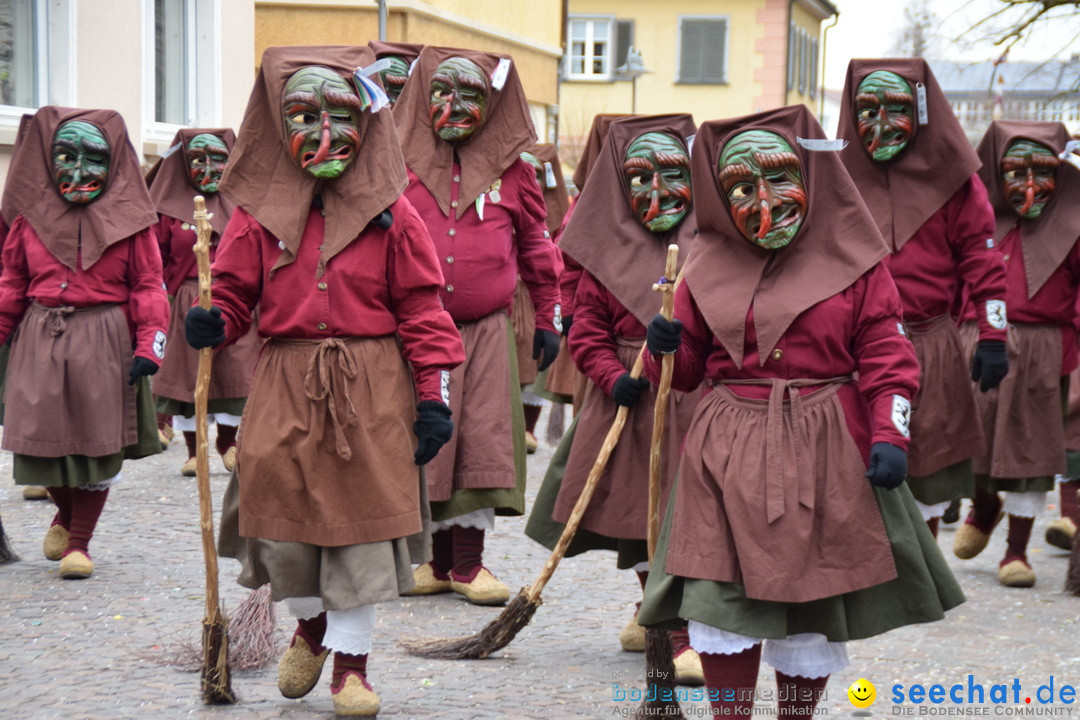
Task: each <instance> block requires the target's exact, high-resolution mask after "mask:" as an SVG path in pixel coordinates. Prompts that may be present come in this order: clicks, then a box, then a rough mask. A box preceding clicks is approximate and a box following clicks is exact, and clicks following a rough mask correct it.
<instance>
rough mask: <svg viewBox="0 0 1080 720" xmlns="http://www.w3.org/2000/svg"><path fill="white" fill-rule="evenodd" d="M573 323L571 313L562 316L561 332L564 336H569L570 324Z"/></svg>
mask: <svg viewBox="0 0 1080 720" xmlns="http://www.w3.org/2000/svg"><path fill="white" fill-rule="evenodd" d="M573 324H574V316H573V315H563V316H562V334H563V335H565V336H566V337H570V326H571V325H573Z"/></svg>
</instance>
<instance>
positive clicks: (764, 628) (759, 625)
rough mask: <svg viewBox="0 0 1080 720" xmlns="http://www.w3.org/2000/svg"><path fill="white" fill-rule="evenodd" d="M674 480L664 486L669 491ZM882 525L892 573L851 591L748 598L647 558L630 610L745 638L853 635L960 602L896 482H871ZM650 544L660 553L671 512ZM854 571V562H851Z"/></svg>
mask: <svg viewBox="0 0 1080 720" xmlns="http://www.w3.org/2000/svg"><path fill="white" fill-rule="evenodd" d="M677 488H678V482H677V481H676V485H675V487H673V488H672V492H673V493H674V492H676V491H677ZM874 495H875V496H876V498H877V502H878V507H879V508H880V510H881V516H882V519H883V520H884V522H885V531H886V534H887V535H888V537H889V542H890V544H891V546H892V552H893V559H894V560H895V562H896V570H897V577H896V578H895V579H893V580H890V581H888V582H885V583H882V584H880V585H875V586H873V587H869V588H865V589H863V590H857V591H855V592H850V593H845V594H843V595H835V596H833V597H827V598H822V599H820V600H814V601H812V602H806V603H783V602H771V601H764V600H752V599H750V598H747V597H746V594H745V592H744V590H743V586H742V585H738V584H735V583H724V582H714V581H712V580H698V579H693V578H684V577H679V576H674V575H668V574H667V573H666V572H664V570H663V567H662V563H661V562H660V561H659V560H658V561H657V562H655V563H654V567H653V570H652V572H650V573H649V581H648V583H647V584H646V586H645V598H644V601H643V602H642V604H641V611H640V612H639V614H638V622H639V623H641V624H642V625H650V626H660V627H664V628H666V629H674V628H675V627H676V626H677V625H678V623H679V621H680V620H679V619H680V618H682V619H685V620H697V621H698V622H702V623H705V624H707V625H712V626H713V627H718V628H721V629H723V630H728V631H729V632H735V633H739V634H741V635H746V636H748V637H753V638H785V637H788V636H789V635H796V634H798V633H821V634H822V635H825V636H826V637H827V638H828V639H829V640H830V641H832V642H843V641H847V640H858V639H861V638H867V637H872V636H874V635H879V634H881V633H883V632H887V631H889V630H892V629H895V628H898V627H903V626H904V625H913V624H915V623H924V622H932V621H934V620H941V619H942V618H944V617H945V611H946V610H950V609H951V608H954V607H956V606H957V605H959V604H960V603H962V602H964V593H963V591H961V589H960V585H959V584H958V583H957V582H956V578H954V577H953V574H952V572H951V571H950V570H949V567H948V565H946V564H945V558H944V557H942V555H941V550H940V549H939V548H938V545H937V542H936V541H935V540H934V537H933V536H932V535H931V534H930V531H929V530H928V529H927V527H926V522H925V521H924V520H923V519H922V515H921V514H920V513H919V508H918V506H917V505H916V504H915V498H913V497H912V495H911V491H910V490H908V489H907V487H905V486H904V485H901V486H900V487H899V488H897V489H895V490H883V489H881V488H874ZM674 506H675V503H674V502H669V503H668V506H667V507H668V511H667V517H666V518H665V521H664V527H663V530H662V531H661V533H660V540H659V543H658V544H657V548H656V557H657V558H658V559H659V558H663V557H665V555H666V554H667V548H668V536H669V530H670V522H671V510H672V508H674ZM852 572H858V568H852Z"/></svg>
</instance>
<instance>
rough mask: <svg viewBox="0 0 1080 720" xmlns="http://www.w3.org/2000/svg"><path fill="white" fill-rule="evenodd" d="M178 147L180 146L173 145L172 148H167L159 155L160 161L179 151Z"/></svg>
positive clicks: (177, 144)
mask: <svg viewBox="0 0 1080 720" xmlns="http://www.w3.org/2000/svg"><path fill="white" fill-rule="evenodd" d="M180 145H181V143H176V144H175V145H173V146H172V147H171V148H169V149H168V150H166V151H165V152H163V153H161V159H162V160H164V159H165V158H167V157H169V156H170V155H172V154H173V153H174V152H176V151H177V150H179V149H180Z"/></svg>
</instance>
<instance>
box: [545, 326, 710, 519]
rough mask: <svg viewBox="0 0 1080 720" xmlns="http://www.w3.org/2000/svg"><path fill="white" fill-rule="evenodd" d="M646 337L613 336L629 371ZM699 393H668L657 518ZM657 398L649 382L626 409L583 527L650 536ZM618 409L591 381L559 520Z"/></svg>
mask: <svg viewBox="0 0 1080 720" xmlns="http://www.w3.org/2000/svg"><path fill="white" fill-rule="evenodd" d="M644 342H645V339H644V338H637V339H627V338H617V339H616V343H617V344H618V350H617V352H618V356H619V362H621V363H622V365H623V367H624V368H626V369H627V370H629V369H630V368H631V367H632V366H633V364H634V360H635V359H636V358H637V355H638V351H639V350H640V349H641V345H642V343H644ZM700 397H701V393H700V392H693V393H681V392H672V393H671V396H670V399H669V401H668V412H667V423H666V425H665V428H664V430H665V432H664V438H663V442H662V444H661V457H662V458H663V464H662V466H661V469H660V482H661V491H660V498H661V502H662V507H661V508H660V514H661V517H663V513H664V507H666V504H667V503H666V501H667V497H668V495H669V491H670V490H671V481H672V480H673V479H674V478H675V471H676V470H677V469H678V464H679V448H680V447H681V446H682V439H683V436H684V435H685V434H686V430H687V428H689V427H690V419H691V417H693V414H694V405H695V404H696V402H697V400H698V399H699V398H700ZM655 403H656V388H654V387H653V386H651V385H650V386H649V387H648V388H647V389H646V390H644V391H643V392H642V393H641V396H640V398H639V399H638V402H637V404H636V405H634V407H632V408H631V409H630V413H629V416H628V419H627V423H626V426H625V427H624V428H623V431H622V435H620V436H619V443H618V445H616V446H615V449H614V450H613V451H612V453H611V457H610V458H609V460H608V464H607V467H606V469H605V470H604V473H603V474H602V475H601V476H600V480H599V482H598V484H597V486H596V491H595V494H594V495H593V498H592V501H591V502H590V503H589V506H588V509H587V510H586V511H585V515H584V516H583V517H582V519H581V527H582V528H583V529H585V530H589V531H590V532H594V533H599V534H601V535H604V536H607V537H610V538H619V539H627V540H644V539H645V538H646V537H647V536H648V517H647V516H648V506H649V453H650V450H651V446H652V426H653V412H654V410H653V409H654V407H655ZM617 409H618V406H617V405H616V404H615V401H614V400H613V399H612V398H611V396H610V395H608V394H607V393H605V392H604V391H603V390H601V389H600V387H599V386H597V385H596V384H595V383H589V388H588V390H587V391H586V393H585V400H584V403H583V405H582V408H581V415H580V416H579V417H578V421H577V430H576V432H575V434H574V443H573V445H572V446H571V448H570V455H569V457H568V459H567V462H566V472H565V473H564V474H563V479H562V483H561V485H560V487H559V495H558V497H557V498H556V500H555V507H554V509H553V510H552V513H551V515H552V517H553V518H554V519H555V520H557V521H558V522H560V523H564V524H565V523H566V521H567V520H568V519H569V518H570V513H571V511H572V510H573V508H574V503H576V502H577V499H578V496H580V495H581V491H582V490H583V489H584V487H585V480H586V479H587V478H588V476H589V471H590V470H592V466H593V463H594V462H595V461H596V455H597V453H598V452H599V450H600V446H601V445H603V443H604V439H605V438H606V437H607V433H608V430H609V429H610V428H611V423H612V421H613V420H614V419H615V413H616V411H617Z"/></svg>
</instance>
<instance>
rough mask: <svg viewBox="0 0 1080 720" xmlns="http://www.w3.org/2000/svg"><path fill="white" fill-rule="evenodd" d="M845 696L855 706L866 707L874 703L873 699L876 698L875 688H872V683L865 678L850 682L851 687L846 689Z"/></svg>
mask: <svg viewBox="0 0 1080 720" xmlns="http://www.w3.org/2000/svg"><path fill="white" fill-rule="evenodd" d="M847 696H848V700H850V701H851V704H852V705H854V706H855V707H857V708H866V707H870V706H871V705H873V704H874V699H875V698H877V690H876V689H875V688H874V683H872V682H870V681H869V680H867V679H866V678H859V679H858V680H856V681H855V682H853V683H851V687H849V688H848V689H847Z"/></svg>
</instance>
